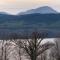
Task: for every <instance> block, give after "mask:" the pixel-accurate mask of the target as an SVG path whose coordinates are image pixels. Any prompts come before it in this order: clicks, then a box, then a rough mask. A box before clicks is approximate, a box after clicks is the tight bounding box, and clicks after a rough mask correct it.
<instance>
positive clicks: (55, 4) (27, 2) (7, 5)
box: [0, 0, 60, 14]
mask: <svg viewBox="0 0 60 60" xmlns="http://www.w3.org/2000/svg"><path fill="white" fill-rule="evenodd" d="M41 6H50V7H52V8H53V9H55V10H57V11H58V12H60V0H0V12H8V13H10V14H17V13H19V12H23V11H26V10H29V9H33V8H37V7H41Z"/></svg>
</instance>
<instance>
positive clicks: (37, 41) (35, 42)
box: [23, 32, 54, 60]
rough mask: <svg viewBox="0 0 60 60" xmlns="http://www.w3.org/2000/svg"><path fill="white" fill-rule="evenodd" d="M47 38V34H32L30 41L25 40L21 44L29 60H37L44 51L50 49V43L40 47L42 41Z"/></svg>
mask: <svg viewBox="0 0 60 60" xmlns="http://www.w3.org/2000/svg"><path fill="white" fill-rule="evenodd" d="M46 36H47V34H41V33H38V32H33V33H32V38H31V39H29V38H28V39H26V41H25V42H24V43H23V45H24V46H23V48H24V50H25V51H26V53H27V54H28V55H29V56H30V59H31V60H37V58H38V56H39V55H40V54H42V53H43V52H44V51H46V50H47V49H49V48H50V47H52V46H53V45H54V44H52V43H49V42H48V43H45V44H44V45H41V42H42V40H43V39H44V38H45V37H46Z"/></svg>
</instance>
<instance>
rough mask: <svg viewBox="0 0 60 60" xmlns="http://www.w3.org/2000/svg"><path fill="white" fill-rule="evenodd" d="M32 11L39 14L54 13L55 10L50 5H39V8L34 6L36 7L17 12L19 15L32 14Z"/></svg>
mask: <svg viewBox="0 0 60 60" xmlns="http://www.w3.org/2000/svg"><path fill="white" fill-rule="evenodd" d="M32 13H40V14H51V13H54V14H56V13H57V11H55V10H54V9H52V8H51V7H48V6H43V7H39V8H36V9H31V10H27V11H26V12H21V13H19V15H24V14H32Z"/></svg>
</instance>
